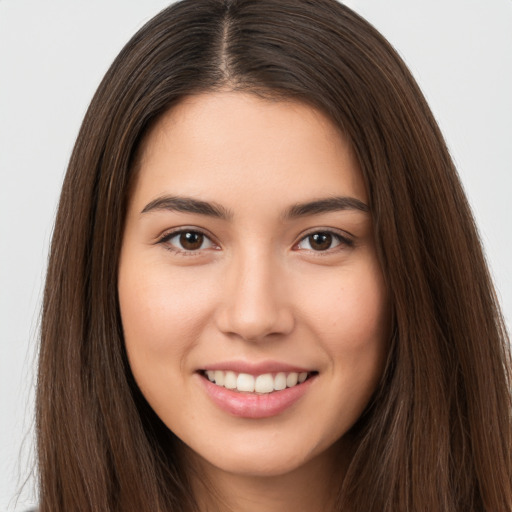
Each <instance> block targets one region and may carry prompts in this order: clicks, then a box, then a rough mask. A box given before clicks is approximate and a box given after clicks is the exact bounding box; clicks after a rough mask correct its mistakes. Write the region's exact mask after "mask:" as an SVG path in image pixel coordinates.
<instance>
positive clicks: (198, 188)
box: [133, 92, 366, 202]
mask: <svg viewBox="0 0 512 512" xmlns="http://www.w3.org/2000/svg"><path fill="white" fill-rule="evenodd" d="M138 167H139V169H138V177H137V180H136V187H135V191H134V192H135V193H134V197H133V199H134V200H139V199H140V201H144V200H146V201H147V200H151V199H154V198H155V197H156V196H158V195H161V194H162V193H172V194H177V193H179V194H186V195H193V196H196V195H199V196H201V197H202V198H207V199H215V200H216V201H220V202H222V201H223V199H225V200H226V201H227V202H230V201H231V200H232V199H234V198H238V199H240V198H246V199H247V200H249V199H251V200H252V199H255V198H257V197H259V196H265V197H267V198H268V197H279V198H280V199H283V200H285V199H286V198H287V197H289V198H290V200H293V201H303V200H308V199H310V198H311V197H314V196H319V197H325V196H329V195H339V194H342V195H351V196H353V197H356V198H358V199H360V200H362V201H364V202H366V190H365V187H364V183H363V180H362V176H361V172H360V170H359V166H358V164H357V161H356V159H355V157H354V154H353V151H352V149H351V146H350V144H349V143H348V142H347V140H346V139H345V137H344V136H343V135H342V134H341V132H340V130H339V129H338V128H337V127H336V126H335V125H334V124H333V123H332V122H331V121H330V120H329V119H328V118H327V117H326V116H325V115H323V114H322V113H321V112H319V111H318V110H316V109H314V108H312V107H311V106H308V105H306V104H304V103H299V102H293V101H272V100H268V99H262V98H260V97H258V96H255V95H253V94H247V93H240V92H217V93H207V94H200V95H195V96H190V97H187V98H185V99H184V100H182V101H181V102H180V103H179V104H178V105H177V106H175V107H173V108H172V109H171V110H169V111H168V112H167V113H165V114H164V115H163V116H162V118H161V119H160V120H159V121H158V122H157V123H156V124H155V126H154V127H153V129H152V130H151V132H150V133H149V134H148V136H147V137H146V140H145V141H144V145H143V147H142V148H141V153H140V160H139V166H138ZM212 195H215V198H212V197H211V196H212ZM260 199H261V197H260Z"/></svg>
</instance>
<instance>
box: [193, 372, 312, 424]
mask: <svg viewBox="0 0 512 512" xmlns="http://www.w3.org/2000/svg"><path fill="white" fill-rule="evenodd" d="M208 369H212V370H213V369H214V368H213V367H212V368H210V367H209V368H208ZM219 369H220V368H219ZM223 369H228V368H226V367H225V366H224V367H223ZM232 371H235V370H232ZM287 371H288V370H287ZM290 371H296V370H290ZM247 373H251V374H252V373H253V372H247ZM264 373H265V372H264ZM266 373H270V372H269V370H268V367H266ZM197 377H198V378H199V379H200V382H201V385H202V386H203V388H204V390H205V391H206V393H207V394H208V396H209V397H210V398H211V399H212V401H213V402H214V403H215V404H216V405H217V406H218V407H220V408H221V409H222V410H223V411H225V412H227V413H229V414H231V415H233V416H238V417H240V418H251V419H260V418H270V417H272V416H277V415H278V414H281V413H283V412H284V411H286V410H287V409H288V408H290V407H291V406H292V405H294V404H295V403H296V402H298V401H299V400H300V399H301V398H302V397H303V396H304V395H305V394H306V393H307V391H308V390H309V388H310V387H311V384H312V383H313V381H314V380H316V375H313V376H311V377H310V378H308V379H307V380H306V381H304V382H303V383H302V384H298V385H296V386H293V387H291V388H286V389H283V390H282V391H274V392H272V393H268V394H262V395H257V394H252V393H240V392H237V391H232V390H230V389H226V388H223V387H222V386H217V385H216V384H213V383H212V382H210V381H209V380H208V379H207V378H206V377H204V376H203V375H202V374H200V373H198V374H197Z"/></svg>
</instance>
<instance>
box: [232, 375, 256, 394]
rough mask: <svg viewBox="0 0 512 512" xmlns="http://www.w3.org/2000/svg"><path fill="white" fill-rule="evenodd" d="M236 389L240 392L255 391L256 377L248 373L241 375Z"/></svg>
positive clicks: (237, 380)
mask: <svg viewBox="0 0 512 512" xmlns="http://www.w3.org/2000/svg"><path fill="white" fill-rule="evenodd" d="M236 389H238V391H249V392H250V393H252V392H253V391H254V377H253V376H252V375H249V374H248V373H240V374H239V375H238V378H237V379H236Z"/></svg>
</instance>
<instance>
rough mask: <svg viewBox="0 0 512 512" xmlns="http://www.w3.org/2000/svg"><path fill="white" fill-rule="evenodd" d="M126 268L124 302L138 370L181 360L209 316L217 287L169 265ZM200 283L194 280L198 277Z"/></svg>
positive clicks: (128, 338)
mask: <svg viewBox="0 0 512 512" xmlns="http://www.w3.org/2000/svg"><path fill="white" fill-rule="evenodd" d="M140 268H141V267H140V266H138V268H134V267H133V266H132V268H130V267H127V266H126V267H123V266H121V267H120V272H119V304H120V309H121V318H122V324H123V332H124V339H125V345H126V350H127V352H128V356H129V358H130V363H131V364H132V368H133V366H134V364H136V365H137V366H141V365H142V364H144V363H147V364H148V365H149V364H151V365H155V364H156V365H157V366H158V365H159V364H160V365H164V364H168V361H169V360H173V361H179V360H181V359H182V358H183V357H184V356H185V355H186V353H187V352H188V350H190V349H191V348H192V347H193V345H194V343H195V340H197V339H198V337H199V336H200V333H201V331H202V330H203V328H204V325H205V323H206V322H207V320H208V318H209V313H210V308H211V304H212V296H211V295H212V294H211V291H210V290H211V287H208V286H198V285H197V281H196V284H195V285H193V284H192V283H191V279H190V278H187V277H186V276H185V277H183V276H181V277H180V275H179V274H178V275H169V270H168V269H166V268H165V267H163V268H162V267H159V266H157V267H156V268H151V266H146V268H145V269H144V270H143V271H141V270H140ZM193 281H194V280H193Z"/></svg>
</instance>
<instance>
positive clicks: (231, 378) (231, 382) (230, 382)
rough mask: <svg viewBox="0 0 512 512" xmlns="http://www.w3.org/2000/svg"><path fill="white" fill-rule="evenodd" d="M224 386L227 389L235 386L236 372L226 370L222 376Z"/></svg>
mask: <svg viewBox="0 0 512 512" xmlns="http://www.w3.org/2000/svg"><path fill="white" fill-rule="evenodd" d="M224 387H225V388H227V389H235V388H236V373H235V372H226V375H225V376H224Z"/></svg>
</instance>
